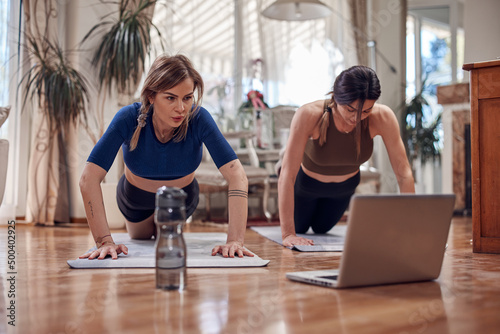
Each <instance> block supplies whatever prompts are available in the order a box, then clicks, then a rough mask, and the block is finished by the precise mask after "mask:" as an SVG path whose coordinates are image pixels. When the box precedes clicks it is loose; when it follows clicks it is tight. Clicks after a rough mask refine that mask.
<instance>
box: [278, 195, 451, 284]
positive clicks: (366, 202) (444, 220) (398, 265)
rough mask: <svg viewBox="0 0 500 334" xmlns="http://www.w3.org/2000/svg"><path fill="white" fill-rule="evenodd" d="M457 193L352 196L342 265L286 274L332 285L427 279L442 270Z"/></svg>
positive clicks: (293, 277)
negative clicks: (327, 268)
mask: <svg viewBox="0 0 500 334" xmlns="http://www.w3.org/2000/svg"><path fill="white" fill-rule="evenodd" d="M454 203H455V195H453V194H440V195H417V194H401V195H354V196H353V197H352V198H351V203H350V205H349V215H348V219H347V233H346V237H345V244H344V250H343V253H342V258H341V260H340V266H339V269H338V270H321V271H300V272H289V273H287V274H286V277H287V278H288V279H291V280H294V281H299V282H305V283H312V284H317V285H322V286H326V287H332V288H349V287H359V286H369V285H381V284H394V283H406V282H418V281H428V280H434V279H436V278H438V276H439V274H440V272H441V265H442V263H443V257H444V252H445V249H446V241H447V239H448V231H449V229H450V223H451V218H452V216H453V207H454Z"/></svg>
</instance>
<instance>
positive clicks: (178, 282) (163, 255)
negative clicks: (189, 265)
mask: <svg viewBox="0 0 500 334" xmlns="http://www.w3.org/2000/svg"><path fill="white" fill-rule="evenodd" d="M186 197H187V195H186V193H185V192H184V191H183V190H182V189H179V188H175V187H165V186H163V187H161V188H159V189H158V191H157V192H156V209H155V224H156V243H155V249H156V288H158V289H163V290H183V289H184V288H185V287H186V243H185V242H184V237H183V235H182V229H183V227H184V224H185V222H186V204H185V203H186Z"/></svg>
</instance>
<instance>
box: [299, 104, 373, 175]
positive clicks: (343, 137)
mask: <svg viewBox="0 0 500 334" xmlns="http://www.w3.org/2000/svg"><path fill="white" fill-rule="evenodd" d="M324 112H328V113H329V114H330V116H329V117H330V125H329V127H328V129H327V133H326V142H325V143H324V144H323V146H320V145H319V139H309V140H308V142H307V144H306V148H305V150H304V156H303V158H302V164H303V165H304V167H306V168H307V169H308V170H310V171H312V172H315V173H318V174H323V175H346V174H350V173H353V172H356V171H357V170H358V169H359V166H360V165H361V164H362V163H364V162H365V161H367V160H368V159H370V157H371V155H372V153H373V139H372V138H371V137H370V129H369V126H368V118H366V119H364V120H363V121H361V143H360V152H359V156H357V154H356V131H352V132H350V133H343V132H340V131H339V130H337V127H336V126H335V122H334V121H333V113H332V111H331V109H330V108H329V107H325V111H324Z"/></svg>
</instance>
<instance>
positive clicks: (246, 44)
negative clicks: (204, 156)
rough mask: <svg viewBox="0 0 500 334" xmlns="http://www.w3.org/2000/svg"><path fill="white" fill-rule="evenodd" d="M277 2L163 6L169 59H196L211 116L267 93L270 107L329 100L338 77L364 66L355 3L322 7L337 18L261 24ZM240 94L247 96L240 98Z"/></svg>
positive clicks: (332, 1) (190, 1)
mask: <svg viewBox="0 0 500 334" xmlns="http://www.w3.org/2000/svg"><path fill="white" fill-rule="evenodd" d="M273 1H274V0H245V1H243V0H171V1H168V2H167V3H166V5H165V6H157V8H156V10H155V16H154V20H155V23H156V24H157V25H158V26H159V27H160V30H161V32H162V37H161V38H163V41H165V42H166V44H167V48H168V52H170V53H178V52H181V53H184V54H187V55H188V56H189V57H190V58H191V59H192V61H193V62H194V64H195V66H196V68H197V69H198V70H199V71H200V72H201V73H202V75H203V77H204V79H205V81H206V88H207V94H205V98H204V102H205V103H204V105H205V106H206V107H207V108H208V109H209V110H210V111H211V112H213V113H215V114H217V115H218V113H219V112H220V108H221V106H222V108H223V109H225V112H226V114H229V115H231V112H233V113H234V111H235V110H236V109H237V108H238V106H239V105H235V104H237V103H238V102H234V101H240V103H241V102H244V101H245V100H246V94H247V92H248V91H249V90H252V89H258V90H261V91H262V92H263V93H264V99H265V102H267V103H268V104H269V105H270V106H275V105H279V104H296V105H299V104H303V103H306V102H309V101H310V100H313V99H318V98H323V96H324V94H326V93H327V92H328V91H329V90H330V89H331V86H332V84H333V81H334V79H335V76H336V75H337V74H338V73H339V72H340V71H341V70H342V69H344V68H346V67H347V66H351V65H354V64H357V63H358V56H357V52H356V43H355V40H354V33H353V29H352V24H351V22H352V19H351V11H350V6H349V1H350V0H324V2H325V3H326V4H327V5H328V6H330V7H331V8H332V9H333V13H332V15H331V16H330V17H328V18H325V19H318V20H310V21H302V22H285V21H276V20H271V19H268V18H265V17H263V16H262V15H261V14H260V13H261V12H262V10H263V9H265V8H266V7H267V6H269V5H270V4H271V3H272V2H273ZM236 4H237V6H236ZM236 10H238V11H239V12H238V13H235V11H236ZM235 15H236V17H238V18H240V19H241V21H239V22H235ZM235 23H236V24H235ZM157 38H160V37H157ZM157 43H158V42H157ZM235 45H241V50H235ZM236 62H237V63H238V64H241V67H237V68H235V66H234V64H235V63H236ZM234 78H241V83H239V82H238V83H235V82H234V81H233V79H234ZM239 84H241V90H238V89H235V88H238V85H239ZM214 91H217V92H219V94H220V95H218V96H216V95H217V94H215V93H214ZM235 92H241V96H240V97H236V98H234V96H233V94H235Z"/></svg>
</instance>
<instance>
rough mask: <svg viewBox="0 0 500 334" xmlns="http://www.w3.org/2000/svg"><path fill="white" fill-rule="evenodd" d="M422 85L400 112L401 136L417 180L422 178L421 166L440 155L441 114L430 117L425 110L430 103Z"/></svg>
mask: <svg viewBox="0 0 500 334" xmlns="http://www.w3.org/2000/svg"><path fill="white" fill-rule="evenodd" d="M422 86H423V87H422V89H421V90H420V92H418V93H417V94H416V95H415V96H414V97H413V98H412V99H411V100H410V101H409V102H408V103H406V104H405V105H404V108H403V112H402V113H401V117H402V119H401V124H402V129H401V137H402V139H403V143H404V145H405V148H406V153H407V156H408V160H409V162H410V166H411V167H412V170H413V174H414V175H415V179H416V180H417V182H420V180H421V179H422V175H421V172H422V171H421V166H422V165H423V164H425V163H427V162H429V161H435V160H436V159H439V158H440V157H441V153H440V148H439V146H438V143H439V135H438V130H439V128H440V126H441V114H440V113H439V114H438V115H437V116H434V118H431V116H430V115H429V113H426V112H425V108H427V107H428V108H430V105H429V102H428V101H427V99H426V98H425V94H426V93H425V91H426V89H427V88H426V86H425V85H422Z"/></svg>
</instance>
